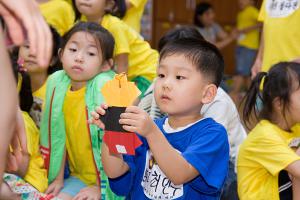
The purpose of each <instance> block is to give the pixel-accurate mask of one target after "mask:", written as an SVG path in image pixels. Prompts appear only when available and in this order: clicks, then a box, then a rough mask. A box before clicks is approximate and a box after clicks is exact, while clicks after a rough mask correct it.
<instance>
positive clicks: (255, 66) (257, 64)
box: [251, 29, 265, 79]
mask: <svg viewBox="0 0 300 200" xmlns="http://www.w3.org/2000/svg"><path fill="white" fill-rule="evenodd" d="M260 35H261V36H260V43H259V48H258V52H257V55H256V58H255V61H254V64H253V66H252V68H251V78H252V79H253V78H254V77H255V76H256V75H257V73H258V72H260V71H261V67H262V58H263V52H264V48H265V47H264V34H263V29H262V31H261V33H260Z"/></svg>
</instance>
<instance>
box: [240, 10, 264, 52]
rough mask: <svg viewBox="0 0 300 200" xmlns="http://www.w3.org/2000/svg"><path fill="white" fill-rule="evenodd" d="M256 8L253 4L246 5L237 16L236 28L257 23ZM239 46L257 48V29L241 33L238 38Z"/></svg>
mask: <svg viewBox="0 0 300 200" xmlns="http://www.w3.org/2000/svg"><path fill="white" fill-rule="evenodd" d="M257 17H258V10H257V8H255V7H254V6H247V7H246V8H244V9H243V10H242V11H241V12H239V14H238V16H237V27H238V29H244V28H247V27H251V26H254V25H256V24H257V22H258V21H257ZM238 44H239V45H240V46H244V47H247V48H250V49H258V46H259V31H258V30H257V29H256V30H253V31H251V32H248V33H246V34H243V35H241V37H240V39H239V40H238Z"/></svg>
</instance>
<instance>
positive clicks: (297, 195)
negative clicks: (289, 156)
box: [291, 148, 300, 200]
mask: <svg viewBox="0 0 300 200" xmlns="http://www.w3.org/2000/svg"><path fill="white" fill-rule="evenodd" d="M296 154H297V155H299V154H300V148H298V149H297V150H296ZM298 162H299V161H298ZM291 179H292V186H293V199H294V200H298V199H300V178H296V177H293V176H292V177H291Z"/></svg>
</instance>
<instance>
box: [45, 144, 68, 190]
mask: <svg viewBox="0 0 300 200" xmlns="http://www.w3.org/2000/svg"><path fill="white" fill-rule="evenodd" d="M65 163H66V150H65V151H64V155H63V159H62V164H61V168H60V171H59V173H58V175H57V177H56V178H55V180H54V181H53V182H52V183H51V184H50V185H49V187H48V189H47V190H46V192H45V193H46V194H52V195H53V196H57V195H58V194H59V192H60V190H61V189H62V188H63V186H64V171H65Z"/></svg>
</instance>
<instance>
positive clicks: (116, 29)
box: [103, 15, 130, 56]
mask: <svg viewBox="0 0 300 200" xmlns="http://www.w3.org/2000/svg"><path fill="white" fill-rule="evenodd" d="M107 17H110V18H111V19H113V21H112V20H111V21H110V22H111V23H106V24H107V27H105V26H104V25H103V26H104V28H106V29H107V30H108V31H109V32H110V33H111V34H112V35H113V37H114V39H115V50H114V55H115V56H116V55H119V54H124V53H130V42H129V38H128V34H127V32H128V28H129V27H128V26H127V25H126V24H124V22H122V21H121V20H119V19H116V18H114V17H112V16H109V15H107Z"/></svg>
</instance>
